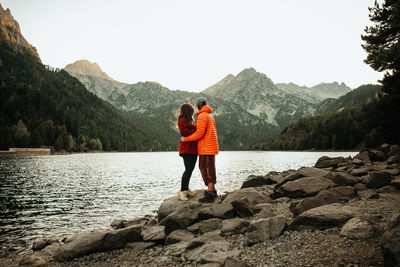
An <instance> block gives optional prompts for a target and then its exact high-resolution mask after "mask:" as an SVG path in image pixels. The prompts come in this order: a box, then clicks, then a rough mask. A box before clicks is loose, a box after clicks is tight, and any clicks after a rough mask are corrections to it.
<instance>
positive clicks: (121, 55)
mask: <svg viewBox="0 0 400 267" xmlns="http://www.w3.org/2000/svg"><path fill="white" fill-rule="evenodd" d="M0 3H1V4H2V6H3V8H10V10H11V12H12V14H13V16H14V18H15V19H16V20H17V21H18V22H19V24H20V27H21V31H22V34H23V35H24V36H25V37H26V38H27V40H28V41H29V42H30V43H31V44H32V45H34V46H35V47H36V48H37V50H38V52H39V55H40V57H41V59H42V61H43V63H44V64H49V65H51V66H54V67H59V68H63V67H65V65H67V64H69V63H72V62H74V61H75V60H78V59H88V60H89V61H91V62H97V63H98V64H99V65H100V66H101V68H102V69H103V71H105V72H106V73H107V74H109V75H110V76H111V77H112V78H114V79H115V80H118V81H121V82H126V83H135V82H138V81H156V82H159V83H161V84H162V85H164V86H166V87H168V88H169V89H172V90H178V89H179V90H188V91H201V90H203V89H205V88H207V87H209V86H210V85H212V84H214V83H215V82H217V81H219V80H221V79H222V78H223V77H225V76H226V75H227V74H229V73H231V74H234V75H236V74H237V73H239V72H240V71H241V70H243V69H244V68H248V67H254V68H255V69H256V70H257V71H259V72H262V73H265V74H266V75H267V76H268V77H270V78H271V79H272V81H274V82H275V83H278V82H294V83H296V84H299V85H306V86H313V85H315V84H317V83H320V82H332V81H338V82H345V83H346V84H347V85H349V86H350V87H352V88H355V87H357V86H359V85H361V84H365V83H377V80H378V79H380V78H381V77H382V74H381V73H377V72H375V71H374V70H372V69H371V68H370V67H369V66H368V65H366V64H365V63H364V62H363V60H364V59H365V57H366V53H365V52H364V50H363V49H362V47H361V44H362V41H361V38H360V36H361V34H363V32H364V28H365V26H366V25H370V22H369V18H368V14H369V11H368V7H369V6H372V5H373V3H374V0H323V1H321V0H303V1H299V0H279V1H278V0H141V1H139V0H126V1H123V0H109V1H105V0H65V1H64V0H35V1H30V0H0Z"/></svg>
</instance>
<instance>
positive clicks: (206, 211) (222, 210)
mask: <svg viewBox="0 0 400 267" xmlns="http://www.w3.org/2000/svg"><path fill="white" fill-rule="evenodd" d="M198 214H199V218H200V219H202V220H205V219H210V218H220V219H228V218H232V217H234V215H235V210H234V209H233V206H232V204H231V203H217V204H214V205H211V206H206V207H202V208H200V209H199V213H198Z"/></svg>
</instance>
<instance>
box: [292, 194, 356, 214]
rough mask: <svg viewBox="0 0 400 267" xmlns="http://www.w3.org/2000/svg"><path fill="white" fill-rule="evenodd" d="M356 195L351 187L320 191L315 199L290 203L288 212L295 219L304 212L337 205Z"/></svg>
mask: <svg viewBox="0 0 400 267" xmlns="http://www.w3.org/2000/svg"><path fill="white" fill-rule="evenodd" d="M356 195H357V193H356V191H355V190H354V188H352V187H351V186H339V187H335V188H330V189H326V190H322V191H321V192H319V193H318V195H316V196H315V197H309V198H305V199H303V200H301V201H299V202H296V203H292V205H291V206H290V210H291V211H292V212H293V215H294V216H295V217H296V216H298V215H299V214H301V213H303V212H304V211H306V210H309V209H313V208H316V207H320V206H323V205H327V204H332V203H339V202H341V200H342V199H343V198H353V197H355V196H356Z"/></svg>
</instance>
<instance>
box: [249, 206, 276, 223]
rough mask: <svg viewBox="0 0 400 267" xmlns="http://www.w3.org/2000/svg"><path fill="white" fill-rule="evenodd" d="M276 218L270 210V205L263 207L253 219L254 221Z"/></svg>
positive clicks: (271, 209)
mask: <svg viewBox="0 0 400 267" xmlns="http://www.w3.org/2000/svg"><path fill="white" fill-rule="evenodd" d="M274 216H276V214H275V213H274V210H273V208H272V205H270V206H266V207H264V208H263V209H262V210H261V211H260V212H259V213H258V214H257V215H256V217H255V218H254V220H258V219H266V218H271V217H274Z"/></svg>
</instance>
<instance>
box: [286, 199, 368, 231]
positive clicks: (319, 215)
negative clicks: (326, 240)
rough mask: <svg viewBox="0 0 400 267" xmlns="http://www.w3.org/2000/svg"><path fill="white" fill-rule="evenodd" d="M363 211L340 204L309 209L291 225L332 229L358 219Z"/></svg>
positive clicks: (293, 226)
mask: <svg viewBox="0 0 400 267" xmlns="http://www.w3.org/2000/svg"><path fill="white" fill-rule="evenodd" d="M360 214H361V210H360V209H358V208H355V207H352V206H346V205H342V204H339V203H333V204H329V205H324V206H320V207H317V208H313V209H309V210H307V211H305V212H303V213H302V214H300V215H299V216H297V217H296V218H295V219H294V220H293V221H292V222H291V224H290V228H292V229H299V228H330V227H337V226H342V225H343V224H345V223H346V222H347V221H348V220H349V219H351V218H353V217H357V216H359V215H360Z"/></svg>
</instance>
